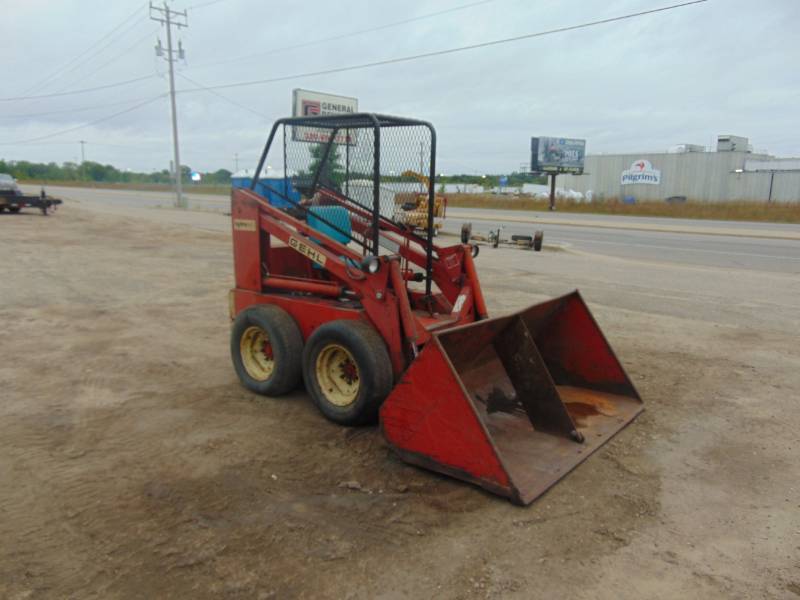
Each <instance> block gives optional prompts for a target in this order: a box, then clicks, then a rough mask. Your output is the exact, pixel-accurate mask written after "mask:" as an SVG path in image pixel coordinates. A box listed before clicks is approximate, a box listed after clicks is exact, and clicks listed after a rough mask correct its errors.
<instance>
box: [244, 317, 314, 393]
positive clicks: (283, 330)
mask: <svg viewBox="0 0 800 600" xmlns="http://www.w3.org/2000/svg"><path fill="white" fill-rule="evenodd" d="M302 353H303V336H302V335H301V334H300V329H299V328H298V327H297V324H296V323H295V322H294V319H292V317H290V316H289V313H287V312H286V311H285V310H283V309H282V308H281V307H279V306H274V305H272V304H259V305H256V306H251V307H249V308H247V309H245V310H243V311H242V312H240V313H239V315H238V316H237V317H236V319H235V320H234V322H233V328H232V329H231V359H232V360H233V368H234V369H235V370H236V374H237V375H238V376H239V380H240V381H241V382H242V384H243V385H244V386H245V387H246V388H247V389H249V390H251V391H253V392H256V393H257V394H263V395H265V396H280V395H281V394H285V393H287V392H290V391H292V390H293V389H294V388H295V387H297V384H298V383H300V376H301V357H302Z"/></svg>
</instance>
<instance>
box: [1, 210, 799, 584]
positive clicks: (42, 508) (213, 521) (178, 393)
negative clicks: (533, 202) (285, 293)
mask: <svg viewBox="0 0 800 600" xmlns="http://www.w3.org/2000/svg"><path fill="white" fill-rule="evenodd" d="M139 213H140V214H137V212H136V211H134V210H127V212H126V213H125V214H113V212H105V213H103V212H99V211H96V210H93V209H92V208H91V207H90V206H87V205H83V206H82V205H79V204H75V203H71V202H68V203H67V204H66V205H65V206H64V207H63V208H62V209H61V210H60V211H59V212H58V213H57V214H56V215H54V216H52V217H47V218H45V217H41V216H38V215H36V214H34V213H30V214H27V215H26V214H20V215H8V214H3V215H0V251H2V253H3V256H5V257H6V258H5V260H4V261H3V263H4V267H3V277H2V279H0V298H2V303H0V323H2V328H0V351H2V356H3V357H5V360H4V361H3V363H2V365H0V396H2V402H0V597H2V598H14V599H17V598H19V599H22V598H103V599H107V598H156V597H158V598H185V597H191V598H219V597H225V598H228V597H230V598H238V597H241V598H376V597H377V598H430V597H435V598H531V597H545V598H549V597H556V598H561V597H570V598H578V599H582V598H586V599H589V598H592V599H594V598H609V599H617V598H664V599H667V598H704V599H705V598H709V597H712V598H719V597H724V598H789V599H791V598H800V463H799V462H798V460H797V455H798V451H800V443H799V442H798V434H797V432H798V430H800V411H798V409H797V399H798V397H799V396H800V394H798V392H800V346H798V343H797V340H798V334H799V333H800V311H798V302H797V298H798V293H799V292H800V281H799V280H798V277H797V276H795V275H789V274H780V273H758V272H753V271H738V270H736V269H712V268H704V267H696V266H685V265H678V264H670V263H660V264H654V263H648V262H646V261H637V260H625V259H620V258H613V257H603V256H598V255H586V254H581V253H577V252H570V251H560V252H555V251H549V252H548V251H545V252H542V253H540V254H532V253H528V252H523V251H515V250H502V249H500V250H495V251H491V250H488V249H485V250H484V252H482V253H481V255H480V257H479V258H478V266H479V270H480V274H481V276H482V282H483V287H484V292H485V295H486V297H487V301H488V303H489V307H490V310H492V311H493V313H494V314H499V313H502V312H504V311H508V310H512V309H517V308H521V307H524V306H527V305H529V304H531V303H533V302H536V301H539V300H543V299H546V298H549V297H552V296H554V295H557V294H561V293H564V292H567V291H570V290H571V289H574V288H576V287H577V288H580V289H581V291H582V293H583V294H584V297H585V298H586V299H587V301H588V302H589V304H590V306H591V308H592V310H593V311H594V313H595V315H596V317H597V319H598V321H599V323H600V325H601V327H602V328H603V329H604V331H605V333H606V335H607V336H608V338H609V339H610V341H611V344H612V346H614V348H615V350H616V352H617V354H618V356H619V357H620V358H621V360H622V361H623V363H624V364H625V365H626V367H627V369H628V371H629V373H630V375H631V377H632V379H633V380H634V382H635V383H636V385H637V387H638V388H639V391H640V393H641V394H642V396H643V398H644V400H645V403H646V408H647V410H646V412H645V413H644V414H643V415H642V416H641V417H640V418H639V419H637V420H636V421H635V422H634V423H633V424H632V425H631V426H630V427H628V428H627V429H626V430H624V431H623V432H622V433H621V434H620V435H618V436H617V437H616V438H615V439H614V440H613V441H612V442H611V443H609V444H608V445H606V446H605V447H603V448H602V449H601V450H600V451H598V452H597V453H596V454H595V455H593V456H592V457H591V458H590V459H589V460H588V461H587V462H585V463H584V464H582V465H581V466H579V467H578V468H577V469H576V470H575V471H574V472H573V473H572V474H570V475H569V476H568V477H567V478H566V479H564V480H563V481H561V482H560V483H559V484H558V485H556V486H555V487H554V488H553V489H552V490H551V491H550V492H548V493H547V494H546V495H544V496H543V497H542V498H540V499H539V500H538V501H537V502H535V503H534V504H533V505H531V506H530V507H527V508H520V507H516V506H512V505H511V504H509V503H508V502H506V501H504V500H502V499H498V498H496V497H494V496H491V495H488V494H486V493H483V492H482V491H480V490H478V489H476V488H473V487H471V486H469V485H466V484H463V483H460V482H457V481H455V480H450V479H447V478H444V477H440V476H437V475H435V474H432V473H429V472H427V471H422V470H418V469H415V468H413V467H411V466H408V465H405V464H403V463H401V462H400V461H399V460H397V459H396V458H395V457H394V456H393V455H392V453H391V452H390V451H389V449H388V447H387V446H386V444H385V443H384V442H383V441H382V439H381V437H380V434H379V432H378V431H377V429H375V428H359V429H345V428H339V427H336V426H334V425H332V424H331V423H329V422H327V421H325V420H324V419H323V418H322V417H321V416H320V415H319V414H318V413H317V412H316V410H315V409H314V408H313V407H312V406H311V403H310V401H309V400H308V398H307V396H306V395H305V392H304V391H303V390H302V389H300V390H298V391H297V392H295V393H293V394H291V395H290V396H288V397H285V398H281V399H270V398H263V397H257V396H255V395H253V394H250V393H249V392H247V391H245V390H244V389H243V388H242V387H240V386H239V384H238V382H237V380H236V377H235V374H234V372H233V369H232V367H231V365H230V360H229V357H228V329H229V322H228V317H227V298H226V293H227V289H228V288H229V287H230V286H231V284H232V264H231V248H230V235H229V234H228V233H227V227H226V226H225V224H224V223H225V222H224V221H223V219H224V217H222V216H220V215H209V214H201V213H188V214H181V216H180V218H177V217H173V216H171V215H175V214H177V213H173V212H172V211H168V210H165V209H162V210H155V209H147V208H142V209H140V211H139Z"/></svg>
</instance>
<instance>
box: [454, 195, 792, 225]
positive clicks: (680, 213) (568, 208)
mask: <svg viewBox="0 0 800 600" xmlns="http://www.w3.org/2000/svg"><path fill="white" fill-rule="evenodd" d="M447 204H448V206H457V207H459V208H494V209H501V210H526V211H545V212H546V211H547V207H548V206H549V202H548V201H547V200H539V199H536V198H532V197H517V198H502V197H498V196H493V195H490V194H447ZM556 210H557V212H559V213H588V214H598V215H624V216H628V217H672V218H675V219H715V220H720V221H759V222H769V223H800V202H781V203H777V202H773V203H771V204H767V203H766V202H691V201H690V202H685V203H680V204H668V203H667V202H641V203H638V204H623V203H622V202H618V201H616V200H604V201H600V202H575V201H574V200H557V201H556Z"/></svg>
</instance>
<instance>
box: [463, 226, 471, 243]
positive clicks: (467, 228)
mask: <svg viewBox="0 0 800 600" xmlns="http://www.w3.org/2000/svg"><path fill="white" fill-rule="evenodd" d="M471 237H472V223H464V224H463V225H461V243H462V244H469V239H470V238H471Z"/></svg>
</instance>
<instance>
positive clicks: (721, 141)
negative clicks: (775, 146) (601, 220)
mask: <svg viewBox="0 0 800 600" xmlns="http://www.w3.org/2000/svg"><path fill="white" fill-rule="evenodd" d="M558 184H559V186H563V187H565V188H568V189H573V190H576V191H578V192H582V193H583V194H584V195H587V197H592V198H593V199H595V200H603V199H612V198H618V199H623V198H627V199H628V200H630V199H635V200H636V201H659V200H662V201H663V200H666V199H673V200H674V199H678V200H680V199H682V198H685V199H687V200H696V201H703V202H736V201H755V202H768V201H769V202H800V158H776V157H774V156H771V155H769V154H757V153H753V152H752V150H751V146H750V144H749V141H748V139H747V138H744V137H739V136H734V135H720V136H719V137H718V139H717V148H716V151H714V152H706V151H705V148H703V147H702V146H697V145H694V144H680V145H679V146H673V147H672V148H670V149H669V150H668V151H666V152H662V153H639V154H604V155H587V156H586V162H585V167H584V174H583V175H560V176H559V177H558ZM588 192H591V194H587V193H588Z"/></svg>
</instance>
